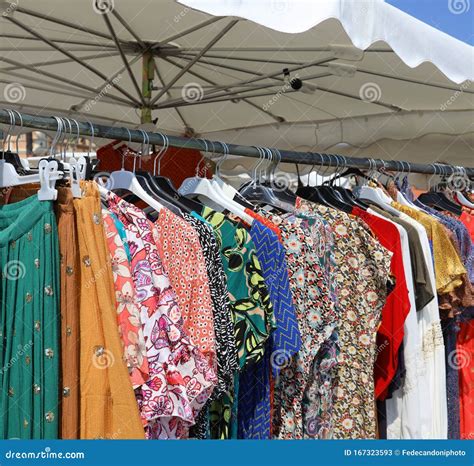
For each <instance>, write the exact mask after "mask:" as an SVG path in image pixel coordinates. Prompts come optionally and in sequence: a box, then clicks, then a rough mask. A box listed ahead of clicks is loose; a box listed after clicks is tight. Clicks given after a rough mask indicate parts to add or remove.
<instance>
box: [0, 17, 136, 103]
mask: <svg viewBox="0 0 474 466" xmlns="http://www.w3.org/2000/svg"><path fill="white" fill-rule="evenodd" d="M5 18H6V19H8V21H10V22H12V23H14V24H16V25H17V26H18V27H20V28H22V29H24V30H25V31H26V32H28V33H30V34H31V35H33V36H36V37H37V38H38V39H40V40H42V41H43V42H45V43H46V44H48V45H49V46H50V47H52V48H54V49H56V50H57V51H58V52H60V53H62V54H63V55H66V57H69V58H70V59H71V60H74V61H75V62H77V63H79V64H80V65H81V66H83V67H84V68H86V69H87V70H89V71H90V72H92V73H94V74H95V75H97V76H99V77H100V78H101V79H103V80H104V81H105V82H106V83H107V84H110V85H111V86H113V87H114V88H115V89H117V90H118V91H119V92H121V93H122V94H123V95H125V96H126V97H128V98H129V99H130V100H131V101H132V102H133V103H134V104H135V105H137V106H140V102H139V101H138V100H136V99H135V97H133V96H132V95H131V94H130V93H129V92H127V91H126V90H125V89H122V87H121V86H119V85H118V84H116V83H114V82H113V81H111V80H110V79H109V78H107V76H106V75H105V74H104V73H102V72H101V71H99V70H97V69H96V68H94V67H93V66H91V65H89V63H87V62H85V61H83V60H81V59H80V58H78V57H76V56H75V55H73V54H72V53H70V52H68V51H67V50H65V49H64V48H62V47H61V46H59V45H57V44H55V43H54V42H52V41H50V40H49V39H48V38H47V37H44V36H43V35H42V34H40V33H39V32H36V31H34V30H33V29H31V28H30V27H29V26H26V25H25V24H22V23H21V22H20V21H18V20H17V19H15V18H13V17H11V16H5Z"/></svg>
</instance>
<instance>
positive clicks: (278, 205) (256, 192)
mask: <svg viewBox="0 0 474 466" xmlns="http://www.w3.org/2000/svg"><path fill="white" fill-rule="evenodd" d="M257 150H258V151H259V152H260V154H261V155H262V157H261V158H260V161H259V163H258V164H257V165H256V166H255V167H254V169H253V180H252V181H251V182H250V183H247V184H245V185H243V186H241V187H240V189H239V193H240V194H241V195H242V196H243V197H244V198H245V199H246V200H247V201H249V202H251V203H252V202H253V203H256V204H264V205H268V206H271V207H273V208H275V209H277V210H279V211H282V212H285V211H286V208H285V207H287V206H285V205H284V204H283V203H282V201H280V200H279V199H278V198H276V197H275V195H274V194H273V191H272V190H271V189H270V188H269V187H267V186H264V185H262V184H261V183H260V173H259V174H258V177H257V168H258V167H259V166H260V165H261V164H262V162H264V161H265V160H267V156H268V160H271V157H272V156H271V153H270V150H269V149H266V148H261V147H257Z"/></svg>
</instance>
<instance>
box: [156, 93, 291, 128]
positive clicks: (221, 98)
mask: <svg viewBox="0 0 474 466" xmlns="http://www.w3.org/2000/svg"><path fill="white" fill-rule="evenodd" d="M287 92H289V93H293V92H298V91H295V90H294V89H291V90H288V91H287ZM269 95H275V92H274V91H272V92H259V93H257V94H251V95H244V96H239V95H238V94H237V95H235V96H234V97H229V96H227V95H224V96H217V97H216V98H215V99H209V100H204V101H203V100H198V101H196V102H186V101H184V100H183V101H182V102H179V103H170V104H167V105H165V106H160V107H159V108H160V109H164V108H171V107H187V106H189V105H204V104H213V103H216V102H225V101H226V100H234V99H242V100H243V99H251V98H254V97H265V96H269ZM280 121H281V120H280Z"/></svg>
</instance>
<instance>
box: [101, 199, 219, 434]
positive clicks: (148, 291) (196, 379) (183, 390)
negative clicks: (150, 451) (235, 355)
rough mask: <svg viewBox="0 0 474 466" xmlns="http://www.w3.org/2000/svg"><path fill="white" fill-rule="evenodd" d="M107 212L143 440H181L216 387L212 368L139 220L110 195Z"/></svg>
mask: <svg viewBox="0 0 474 466" xmlns="http://www.w3.org/2000/svg"><path fill="white" fill-rule="evenodd" d="M107 205H108V208H109V209H110V210H111V211H112V212H113V213H114V214H115V215H117V217H118V218H119V220H120V221H121V222H122V224H123V225H124V227H125V230H126V233H127V241H128V245H129V248H130V253H131V256H132V263H131V269H132V277H133V280H134V284H135V288H136V299H137V304H138V306H139V308H140V317H141V320H142V323H143V333H144V335H145V343H146V350H147V358H148V365H149V373H150V375H149V379H148V381H147V383H146V384H144V385H142V386H141V387H140V388H139V389H137V390H136V395H137V399H138V403H139V407H140V414H141V418H142V421H143V424H144V426H145V431H146V435H147V438H152V439H153V438H156V439H158V438H160V439H165V438H186V437H187V435H188V431H189V427H190V426H191V425H193V424H194V422H195V418H196V416H197V413H198V412H199V411H200V409H201V408H202V407H203V406H204V404H205V403H206V401H207V399H208V398H209V396H210V394H211V393H212V390H213V388H214V386H215V384H216V383H217V378H216V375H215V373H214V370H213V368H212V367H211V366H210V365H209V363H208V361H207V359H206V358H205V357H204V355H203V354H202V352H201V351H199V349H198V348H197V346H195V345H194V344H193V343H192V342H191V340H190V338H189V335H188V334H187V333H186V332H185V330H184V322H183V317H182V315H181V311H180V309H179V306H178V304H177V298H176V294H175V292H174V290H173V288H172V287H171V285H170V282H169V279H168V276H167V275H166V273H165V270H164V268H163V265H162V262H161V259H160V256H159V254H158V248H157V246H156V244H155V240H154V235H153V228H154V227H153V224H152V223H151V222H150V221H149V220H148V219H147V218H146V216H145V214H144V213H143V212H142V211H141V210H140V209H138V208H136V207H135V206H133V205H131V204H129V203H127V202H126V201H124V200H123V199H121V198H119V197H118V196H116V195H115V194H113V193H109V194H108V197H107Z"/></svg>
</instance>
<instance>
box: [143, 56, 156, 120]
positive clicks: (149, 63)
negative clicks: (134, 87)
mask: <svg viewBox="0 0 474 466" xmlns="http://www.w3.org/2000/svg"><path fill="white" fill-rule="evenodd" d="M154 77H155V66H154V58H153V52H152V51H151V50H146V51H145V52H143V58H142V96H143V100H144V101H145V105H143V106H142V107H141V123H142V124H144V123H152V118H151V104H150V102H151V97H152V95H151V93H152V89H153V79H154Z"/></svg>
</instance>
